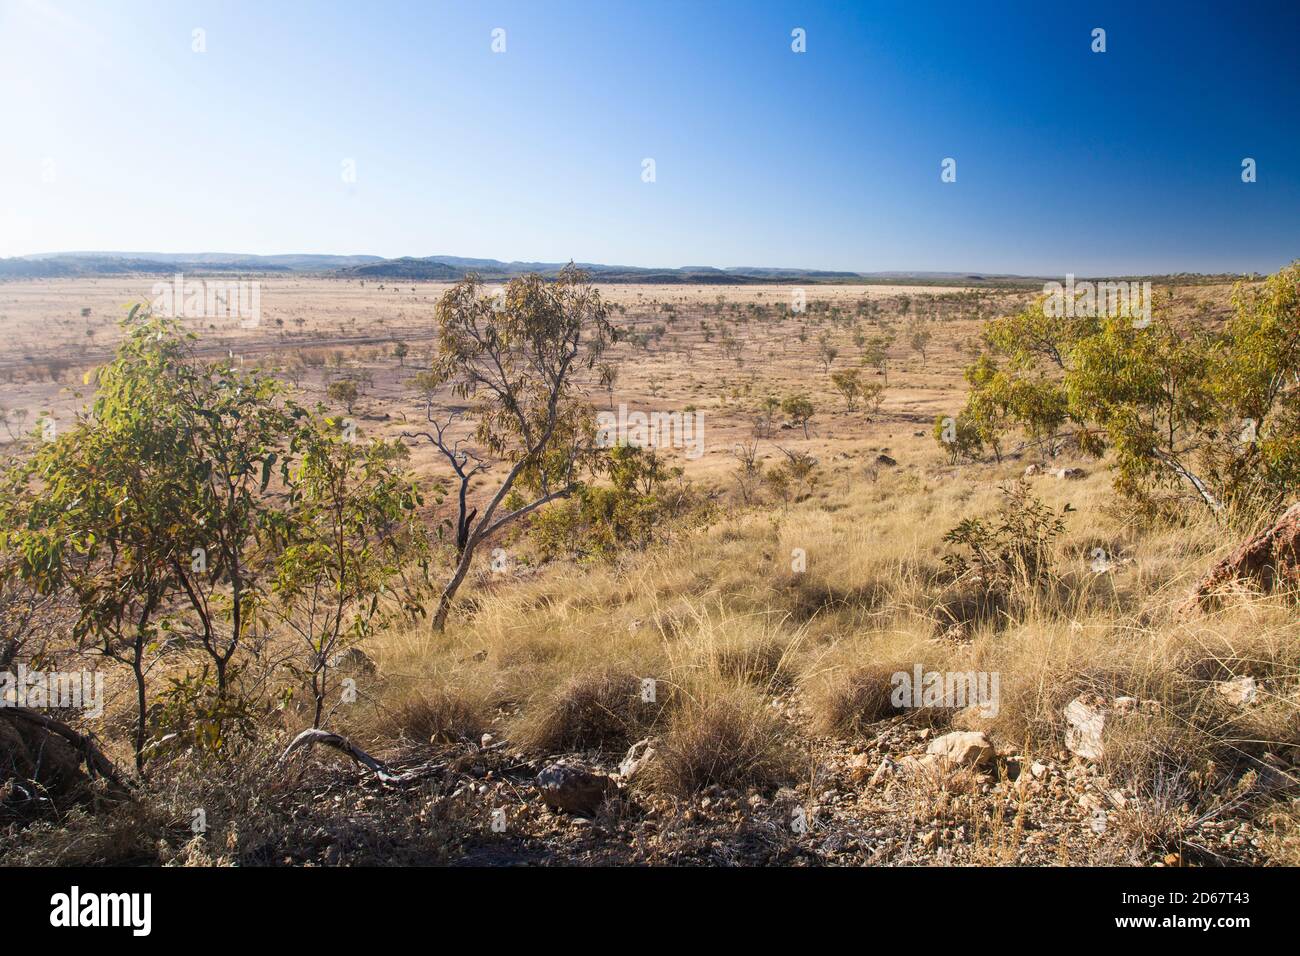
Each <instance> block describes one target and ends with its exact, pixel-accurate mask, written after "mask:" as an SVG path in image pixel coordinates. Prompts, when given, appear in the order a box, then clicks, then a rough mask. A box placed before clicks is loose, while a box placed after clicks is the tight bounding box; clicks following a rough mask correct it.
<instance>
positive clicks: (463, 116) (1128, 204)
mask: <svg viewBox="0 0 1300 956" xmlns="http://www.w3.org/2000/svg"><path fill="white" fill-rule="evenodd" d="M974 6H976V5H974V4H945V3H933V2H930V3H910V2H909V3H898V4H893V3H885V4H851V3H847V2H841V3H808V2H800V3H793V2H792V3H769V2H761V0H746V2H734V3H733V2H721V0H696V2H693V3H686V2H682V3H676V2H662V0H656V2H654V3H640V2H638V3H633V2H630V0H607V2H604V3H596V2H559V0H529V2H521V3H491V2H458V3H444V2H429V0H426V2H419V3H397V2H383V0H375V2H367V3H358V2H347V3H341V2H329V0H321V2H315V3H306V2H288V0H261V2H257V3H254V2H248V0H223V2H219V3H190V2H176V0H171V2H158V3H154V2H143V0H114V2H95V3H89V2H88V3H62V2H57V0H0V255H21V254H28V253H34V252H50V251H56V250H72V249H114V250H156V251H165V252H196V251H228V252H254V253H282V252H321V253H370V254H375V255H384V256H395V255H416V256H419V255H432V254H440V253H441V254H452V255H464V256H485V257H494V258H500V259H527V260H543V261H561V260H567V259H571V258H572V259H577V260H579V261H583V260H585V261H596V262H607V263H618V264H627V265H646V266H679V265H718V266H737V265H773V266H775V265H781V266H801V267H812V268H826V269H849V270H858V271H875V270H892V269H909V270H954V271H955V270H976V271H984V272H1018V273H1033V274H1043V275H1057V274H1064V273H1065V272H1074V273H1076V274H1081V275H1086V274H1091V275H1118V274H1128V273H1140V272H1170V271H1227V270H1232V271H1249V270H1256V271H1272V270H1274V269H1276V268H1277V267H1278V266H1280V265H1283V264H1285V263H1286V262H1289V261H1291V260H1292V259H1294V258H1297V257H1300V56H1297V54H1296V38H1297V36H1300V5H1297V4H1294V3H1289V4H1285V5H1277V6H1273V5H1268V4H1250V3H1244V4H1228V3H1223V4H1213V5H1211V4H1200V3H1195V2H1188V3H1178V4H1169V5H1167V6H1166V5H1163V4H1152V5H1146V4H1140V3H1134V2H1128V3H1122V4H1079V5H1068V6H1069V7H1070V9H1067V5H1066V4H1056V3H1043V2H1034V3H1024V4H1006V5H997V6H996V8H994V5H992V4H990V5H988V9H985V10H975V9H972V7H974ZM978 6H981V7H983V6H985V5H983V4H980V5H978ZM796 27H799V28H802V29H804V30H806V35H807V52H805V53H802V54H799V53H794V52H793V51H792V50H791V30H793V29H794V28H796ZM1094 27H1102V28H1104V29H1105V30H1106V46H1107V50H1106V52H1105V53H1093V52H1092V51H1091V49H1090V46H1091V43H1092V38H1091V31H1092V30H1093V28H1094ZM196 28H201V29H202V30H203V31H205V40H206V52H204V53H195V52H194V51H193V50H192V45H193V31H194V30H195V29H196ZM495 28H502V29H504V30H505V31H506V32H505V42H506V50H505V52H504V53H494V52H493V51H492V49H491V44H492V35H491V33H492V30H493V29H495ZM947 157H951V158H953V159H955V160H956V161H957V180H956V182H953V183H943V182H941V181H940V164H941V162H942V160H943V159H945V158H947ZM1245 157H1251V158H1254V159H1255V160H1256V162H1257V176H1258V181H1257V182H1254V183H1250V184H1247V183H1243V182H1242V181H1241V163H1242V160H1243V158H1245ZM646 158H652V159H653V160H654V161H655V177H656V178H655V181H654V182H653V183H647V182H643V180H642V161H643V160H644V159H646ZM345 160H351V161H353V162H354V163H355V170H356V180H355V182H351V183H349V182H345V181H344V177H343V175H342V172H343V163H344V161H345Z"/></svg>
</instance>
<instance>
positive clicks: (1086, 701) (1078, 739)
mask: <svg viewBox="0 0 1300 956" xmlns="http://www.w3.org/2000/svg"><path fill="white" fill-rule="evenodd" d="M1109 713H1110V708H1108V707H1106V705H1105V703H1104V702H1103V701H1102V699H1101V698H1100V697H1098V696H1097V695H1096V694H1084V695H1083V696H1081V697H1076V698H1075V699H1074V700H1072V701H1070V703H1069V704H1067V705H1066V707H1065V722H1066V728H1065V746H1066V747H1067V748H1068V749H1069V751H1070V752H1071V753H1073V754H1075V755H1077V756H1080V757H1083V758H1084V759H1085V760H1100V759H1101V756H1102V752H1103V750H1102V744H1101V735H1102V731H1103V730H1104V729H1105V727H1106V715H1107V714H1109Z"/></svg>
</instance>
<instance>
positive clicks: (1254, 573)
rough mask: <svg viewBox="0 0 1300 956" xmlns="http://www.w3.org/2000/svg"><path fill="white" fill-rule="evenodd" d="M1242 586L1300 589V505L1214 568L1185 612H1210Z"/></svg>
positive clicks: (1266, 589)
mask: <svg viewBox="0 0 1300 956" xmlns="http://www.w3.org/2000/svg"><path fill="white" fill-rule="evenodd" d="M1242 586H1246V587H1250V588H1254V589H1257V590H1260V591H1263V592H1265V593H1267V592H1270V591H1276V590H1280V589H1281V590H1285V589H1291V588H1298V587H1300V502H1298V503H1296V504H1294V505H1292V506H1291V507H1290V508H1288V509H1287V510H1286V512H1285V513H1284V514H1283V515H1282V517H1281V518H1279V519H1278V520H1277V522H1276V523H1274V525H1273V526H1272V527H1271V528H1269V529H1268V530H1267V531H1263V532H1261V533H1260V534H1257V535H1255V537H1253V538H1251V539H1250V540H1249V541H1247V542H1245V543H1244V544H1242V545H1241V546H1240V547H1238V548H1237V549H1236V550H1234V551H1233V552H1232V554H1230V555H1228V556H1227V557H1226V558H1224V559H1223V560H1222V561H1220V562H1219V563H1218V564H1216V565H1215V566H1214V567H1213V568H1211V569H1210V572H1209V574H1207V575H1206V576H1205V577H1203V578H1202V579H1201V582H1200V583H1199V584H1198V585H1197V586H1196V591H1195V592H1194V593H1193V594H1192V597H1191V600H1189V601H1188V602H1187V605H1186V606H1185V607H1184V610H1185V611H1194V610H1197V609H1201V610H1207V609H1209V608H1211V607H1213V606H1214V604H1215V601H1216V598H1217V596H1218V595H1219V594H1220V593H1221V592H1223V591H1225V590H1231V589H1233V588H1240V587H1242Z"/></svg>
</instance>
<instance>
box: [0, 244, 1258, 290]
mask: <svg viewBox="0 0 1300 956" xmlns="http://www.w3.org/2000/svg"><path fill="white" fill-rule="evenodd" d="M565 265H566V263H563V262H503V261H501V260H500V259H473V258H466V257H464V256H421V257H414V256H401V257H398V258H395V259H385V258H383V257H382V256H329V255H311V254H287V255H277V256H256V255H249V254H247V253H235V252H192V253H185V252H50V253H41V254H39V255H32V256H20V257H17V258H13V259H0V279H51V278H65V277H75V276H98V275H102V276H107V275H133V274H139V275H157V274H167V273H173V272H192V273H199V274H202V273H208V274H213V273H238V274H243V273H294V274H313V275H326V276H338V277H340V278H357V279H396V280H405V281H437V282H454V281H456V280H459V279H462V278H464V277H465V276H467V275H469V274H470V273H475V274H477V275H478V276H479V277H480V278H482V279H483V280H484V281H487V282H498V281H505V280H508V279H510V278H513V277H514V276H518V275H524V274H526V273H531V272H538V273H541V274H542V275H545V276H554V275H557V274H558V273H559V271H560V270H561V269H563V268H564V266H565ZM577 265H578V266H579V267H581V268H583V269H586V270H587V271H588V272H590V273H591V274H592V276H593V278H595V279H596V280H597V281H598V282H642V283H650V284H665V285H669V284H676V285H687V284H690V285H746V284H756V283H780V284H792V283H809V284H814V283H819V282H836V283H860V284H863V285H872V284H890V285H893V284H915V285H934V286H990V287H1000V288H1031V287H1034V286H1041V284H1042V283H1043V281H1044V277H1041V276H1040V277H1034V276H1020V275H1007V274H991V273H974V272H905V271H897V272H836V271H831V270H826V269H796V268H778V267H772V266H733V267H730V268H718V267H716V266H680V267H677V268H647V267H644V266H620V265H605V264H602V263H597V262H579V263H577ZM1047 278H1052V279H1056V280H1059V279H1060V277H1059V276H1052V277H1047ZM1079 278H1080V279H1083V278H1086V277H1084V276H1080V277H1079ZM1112 278H1127V279H1133V278H1139V277H1136V276H1124V277H1112ZM1145 278H1151V279H1157V280H1158V279H1161V278H1175V279H1176V280H1177V281H1179V282H1180V283H1188V282H1197V281H1201V282H1211V281H1214V282H1218V281H1228V280H1231V279H1235V278H1237V277H1236V276H1191V275H1180V276H1177V277H1160V276H1148V277H1145Z"/></svg>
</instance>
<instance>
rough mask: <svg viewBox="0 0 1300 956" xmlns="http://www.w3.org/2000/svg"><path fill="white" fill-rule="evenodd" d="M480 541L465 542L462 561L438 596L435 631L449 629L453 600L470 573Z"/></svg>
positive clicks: (436, 632) (439, 631)
mask: <svg viewBox="0 0 1300 956" xmlns="http://www.w3.org/2000/svg"><path fill="white" fill-rule="evenodd" d="M477 544H478V542H476V541H474V540H473V539H471V540H469V541H467V542H466V543H465V550H464V551H462V552H461V555H460V563H459V564H457V565H456V573H455V574H453V575H452V577H451V580H450V581H448V582H447V586H446V587H445V588H443V589H442V596H441V597H440V598H438V610H437V612H436V613H435V614H434V615H433V632H434V633H435V634H441V633H442V632H443V631H445V630H446V629H447V615H448V614H449V613H450V612H451V602H452V600H453V599H454V598H455V597H456V591H457V590H458V589H459V588H460V584H461V582H462V581H464V580H465V575H466V574H468V573H469V566H470V562H471V561H473V559H474V548H475V547H476V546H477Z"/></svg>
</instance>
